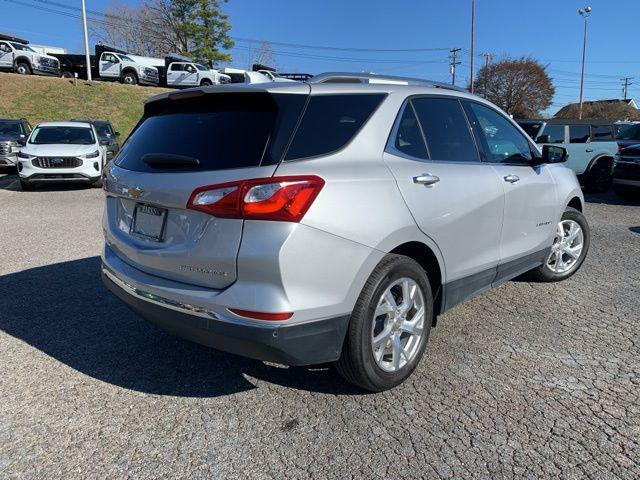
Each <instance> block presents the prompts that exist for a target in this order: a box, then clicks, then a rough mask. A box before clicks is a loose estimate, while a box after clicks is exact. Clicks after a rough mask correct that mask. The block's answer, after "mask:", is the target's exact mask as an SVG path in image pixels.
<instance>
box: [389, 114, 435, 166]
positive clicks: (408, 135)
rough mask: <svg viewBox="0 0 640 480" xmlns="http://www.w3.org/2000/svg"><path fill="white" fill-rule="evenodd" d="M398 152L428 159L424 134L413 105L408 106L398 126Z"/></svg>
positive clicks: (395, 143)
mask: <svg viewBox="0 0 640 480" xmlns="http://www.w3.org/2000/svg"><path fill="white" fill-rule="evenodd" d="M393 146H394V147H395V149H396V150H398V151H400V152H402V153H404V154H406V155H409V156H410V157H415V158H422V159H426V158H427V151H426V150H425V147H424V141H423V140H422V133H420V127H419V126H418V120H417V119H416V116H415V115H414V113H413V108H412V107H411V104H406V106H405V108H404V111H403V112H402V118H401V119H400V123H399V124H398V133H397V135H396V138H395V141H394V145H393Z"/></svg>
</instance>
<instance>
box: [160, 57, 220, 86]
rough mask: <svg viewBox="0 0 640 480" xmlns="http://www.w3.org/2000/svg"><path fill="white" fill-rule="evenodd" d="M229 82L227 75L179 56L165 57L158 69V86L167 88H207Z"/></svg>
mask: <svg viewBox="0 0 640 480" xmlns="http://www.w3.org/2000/svg"><path fill="white" fill-rule="evenodd" d="M230 81H231V78H230V77H229V76H228V75H223V74H221V73H220V72H218V71H217V70H211V69H209V68H207V67H205V66H204V65H201V64H199V63H195V62H194V61H193V60H191V59H190V58H187V57H183V56H180V55H171V56H167V57H165V64H164V66H163V67H162V68H161V69H160V84H161V85H166V86H168V87H174V88H189V87H198V86H204V87H207V86H210V85H219V84H222V83H230Z"/></svg>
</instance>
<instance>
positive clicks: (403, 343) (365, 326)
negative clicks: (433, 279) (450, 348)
mask: <svg viewBox="0 0 640 480" xmlns="http://www.w3.org/2000/svg"><path fill="white" fill-rule="evenodd" d="M432 318H433V295H432V293H431V286H430V284H429V279H428V277H427V274H426V272H425V271H424V269H423V268H422V267H421V266H420V264H419V263H418V262H416V261H415V260H413V259H411V258H409V257H405V256H403V255H393V254H389V255H386V256H385V257H384V258H383V259H382V261H381V262H380V263H379V264H378V266H377V267H376V268H375V270H374V271H373V273H372V274H371V276H370V277H369V279H368V280H367V283H366V284H365V286H364V288H363V289H362V292H361V293H360V296H359V297H358V301H357V302H356V306H355V308H354V309H353V313H352V314H351V320H350V322H349V328H348V330H347V335H346V338H345V341H344V344H343V347H342V355H341V356H340V359H339V360H338V362H337V363H336V367H337V369H338V372H339V373H340V374H341V375H342V376H343V377H344V378H345V379H346V380H347V381H348V382H350V383H353V384H354V385H357V386H359V387H361V388H363V389H365V390H370V391H373V392H380V391H383V390H388V389H390V388H393V387H395V386H397V385H399V384H400V383H402V382H404V381H405V380H406V379H407V378H408V377H409V376H410V375H411V373H413V370H414V369H415V368H416V366H417V365H418V363H419V362H420V359H421V358H422V355H423V353H424V350H425V347H426V345H427V342H428V340H429V332H430V331H431V322H432Z"/></svg>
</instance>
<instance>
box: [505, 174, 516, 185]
mask: <svg viewBox="0 0 640 480" xmlns="http://www.w3.org/2000/svg"><path fill="white" fill-rule="evenodd" d="M504 181H505V182H509V183H516V182H519V181H520V177H519V176H517V175H513V174H511V175H507V176H506V177H504Z"/></svg>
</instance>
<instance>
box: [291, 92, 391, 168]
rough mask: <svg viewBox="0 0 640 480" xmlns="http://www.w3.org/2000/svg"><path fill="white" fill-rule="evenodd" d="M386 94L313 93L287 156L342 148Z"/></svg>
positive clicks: (292, 157) (312, 153) (298, 156)
mask: <svg viewBox="0 0 640 480" xmlns="http://www.w3.org/2000/svg"><path fill="white" fill-rule="evenodd" d="M384 97H385V95H384V94H349V95H315V96H311V98H309V104H308V105H307V109H306V110H305V112H304V115H303V117H302V120H301V121H300V126H299V127H298V130H297V132H296V134H295V136H294V138H293V141H292V142H291V145H290V146H289V150H288V151H287V155H286V157H285V160H293V159H299V158H307V157H316V156H318V155H326V154H328V153H331V152H335V151H336V150H339V149H341V148H342V147H344V146H345V145H346V144H347V143H348V142H349V141H350V140H351V139H352V138H353V137H354V136H355V135H356V133H358V131H359V130H360V128H361V127H362V126H363V125H364V124H365V122H366V121H367V120H368V118H369V117H370V116H371V114H372V113H373V112H374V110H375V109H376V108H377V107H378V105H380V102H382V100H383V98H384Z"/></svg>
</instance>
